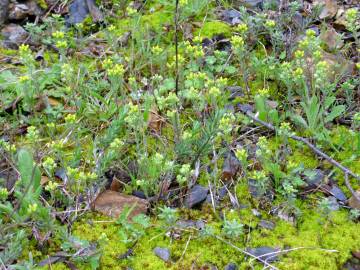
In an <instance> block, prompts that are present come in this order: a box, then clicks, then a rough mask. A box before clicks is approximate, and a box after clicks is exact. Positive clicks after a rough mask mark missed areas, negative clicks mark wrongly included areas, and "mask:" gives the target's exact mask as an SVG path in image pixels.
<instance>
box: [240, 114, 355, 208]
mask: <svg viewBox="0 0 360 270" xmlns="http://www.w3.org/2000/svg"><path fill="white" fill-rule="evenodd" d="M240 110H241V111H242V112H243V113H245V114H246V115H247V116H248V117H250V118H251V119H252V120H254V121H255V122H257V123H259V124H261V125H262V126H264V127H266V128H268V129H270V130H273V131H275V127H274V126H273V125H272V124H270V123H268V122H265V121H262V120H260V119H259V118H258V117H256V116H255V115H254V114H253V113H252V112H251V111H249V110H246V109H240ZM289 137H290V138H291V139H293V140H295V141H299V142H302V143H304V144H306V145H307V146H308V147H309V148H310V149H311V150H312V151H313V152H314V153H315V154H317V155H318V156H320V157H322V158H324V159H326V160H327V161H328V162H329V163H330V164H332V165H333V166H335V167H337V168H339V169H340V170H342V171H343V173H344V174H345V185H346V187H347V188H348V189H349V190H350V192H351V194H352V195H353V196H354V197H355V199H356V200H358V201H359V202H360V197H359V196H358V195H357V194H356V192H355V191H354V189H353V188H352V187H351V185H350V182H349V179H348V175H351V176H352V177H354V178H355V179H357V180H358V181H360V176H358V175H357V174H355V173H354V172H352V171H351V170H350V169H349V168H347V167H345V166H344V165H342V164H340V163H339V162H337V161H336V160H335V159H333V158H332V157H330V156H329V155H327V154H325V153H324V152H322V151H321V150H320V149H319V148H317V147H316V146H315V145H313V144H312V143H311V142H309V141H308V140H307V139H306V138H303V137H300V136H297V135H290V136H289Z"/></svg>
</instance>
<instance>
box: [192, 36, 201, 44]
mask: <svg viewBox="0 0 360 270" xmlns="http://www.w3.org/2000/svg"><path fill="white" fill-rule="evenodd" d="M193 42H194V43H197V44H199V43H201V42H202V37H200V36H196V37H194V39H193Z"/></svg>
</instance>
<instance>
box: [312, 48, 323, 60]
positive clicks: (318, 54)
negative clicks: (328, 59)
mask: <svg viewBox="0 0 360 270" xmlns="http://www.w3.org/2000/svg"><path fill="white" fill-rule="evenodd" d="M314 58H315V59H316V60H320V59H321V58H322V53H321V51H320V50H316V51H315V52H314Z"/></svg>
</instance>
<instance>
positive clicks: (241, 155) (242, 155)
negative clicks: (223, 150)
mask: <svg viewBox="0 0 360 270" xmlns="http://www.w3.org/2000/svg"><path fill="white" fill-rule="evenodd" d="M235 156H236V158H237V159H238V160H240V161H245V160H246V159H247V152H246V149H244V148H242V149H236V151H235Z"/></svg>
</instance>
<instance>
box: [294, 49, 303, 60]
mask: <svg viewBox="0 0 360 270" xmlns="http://www.w3.org/2000/svg"><path fill="white" fill-rule="evenodd" d="M303 57H304V51H301V50H297V51H296V52H295V58H298V59H300V58H303Z"/></svg>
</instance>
